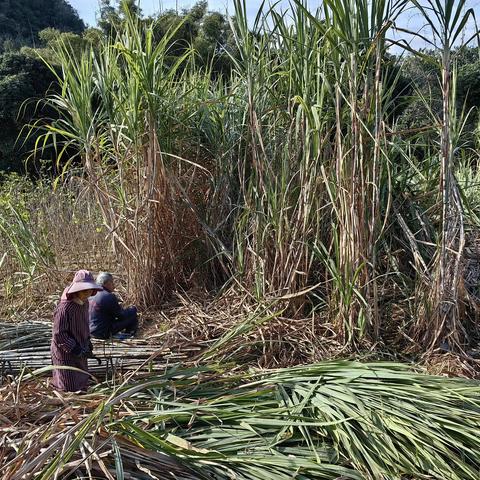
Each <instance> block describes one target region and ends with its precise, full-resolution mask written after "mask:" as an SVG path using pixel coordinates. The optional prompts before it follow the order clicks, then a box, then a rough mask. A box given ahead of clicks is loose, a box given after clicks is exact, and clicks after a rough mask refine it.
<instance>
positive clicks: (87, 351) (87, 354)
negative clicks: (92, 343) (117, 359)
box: [82, 348, 94, 358]
mask: <svg viewBox="0 0 480 480" xmlns="http://www.w3.org/2000/svg"><path fill="white" fill-rule="evenodd" d="M82 356H83V358H93V357H94V355H93V352H92V351H91V350H90V349H87V348H85V349H83V350H82Z"/></svg>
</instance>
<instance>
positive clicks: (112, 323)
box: [89, 272, 138, 340]
mask: <svg viewBox="0 0 480 480" xmlns="http://www.w3.org/2000/svg"><path fill="white" fill-rule="evenodd" d="M96 282H97V284H98V285H100V286H102V287H103V290H102V291H101V292H97V294H96V295H94V296H93V297H90V299H89V303H90V306H89V314H90V334H91V336H92V337H94V338H101V339H104V340H106V339H107V338H110V337H112V336H114V335H116V334H119V333H120V332H125V334H126V335H125V336H134V335H135V333H136V331H137V328H138V316H137V308H136V307H129V308H122V307H121V306H120V303H119V301H118V298H117V296H116V295H115V294H114V293H113V292H114V290H115V282H114V279H113V276H112V274H111V273H108V272H100V273H99V274H98V276H97V279H96Z"/></svg>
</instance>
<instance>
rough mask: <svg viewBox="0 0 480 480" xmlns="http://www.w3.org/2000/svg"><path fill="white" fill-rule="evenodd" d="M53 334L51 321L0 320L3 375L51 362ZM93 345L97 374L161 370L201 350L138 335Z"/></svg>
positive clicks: (92, 364) (91, 367)
mask: <svg viewBox="0 0 480 480" xmlns="http://www.w3.org/2000/svg"><path fill="white" fill-rule="evenodd" d="M51 336H52V325H51V324H50V323H48V322H40V321H35V322H22V323H19V324H12V323H0V379H1V378H2V377H5V376H6V375H16V374H18V373H20V372H21V371H24V370H27V371H32V370H37V369H40V368H42V367H45V366H47V365H50V364H51V357H50V342H51ZM93 346H94V355H95V356H96V358H98V359H99V361H97V360H96V359H89V361H88V362H89V370H90V372H91V373H92V374H93V375H94V376H96V377H97V378H102V377H109V376H111V375H112V374H113V373H120V374H121V373H124V372H127V371H132V370H138V369H143V370H147V371H162V370H165V368H167V366H168V365H170V364H172V363H176V362H180V361H183V360H185V359H186V358H187V357H188V356H191V355H192V354H193V353H196V352H197V351H198V350H199V348H198V347H193V346H190V347H187V348H185V349H183V350H182V352H181V353H176V352H173V351H171V350H170V349H169V348H161V347H159V346H155V345H149V344H148V343H147V342H146V341H144V340H138V339H131V340H122V341H118V340H108V341H103V340H95V339H93ZM0 381H1V380H0Z"/></svg>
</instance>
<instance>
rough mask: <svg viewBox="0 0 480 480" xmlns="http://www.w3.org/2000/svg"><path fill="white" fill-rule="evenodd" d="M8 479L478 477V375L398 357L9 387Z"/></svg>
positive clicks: (0, 406) (2, 448)
mask: <svg viewBox="0 0 480 480" xmlns="http://www.w3.org/2000/svg"><path fill="white" fill-rule="evenodd" d="M0 419H2V420H3V421H1V422H0V478H2V479H5V480H9V479H22V478H41V479H43V480H48V479H54V478H77V479H86V478H89V479H93V478H107V479H110V480H114V479H136V480H147V479H155V478H156V479H166V478H178V479H185V480H187V479H188V480H192V479H209V480H215V479H217V480H227V479H239V480H272V479H275V480H291V479H293V478H295V479H301V480H307V479H331V480H334V479H335V480H339V479H342V480H347V479H352V480H363V479H367V480H404V479H416V480H417V479H418V480H419V479H425V480H427V479H430V480H432V479H438V480H445V479H449V480H478V478H480V473H479V472H480V454H479V452H480V436H479V435H478V432H479V430H480V384H479V383H478V382H476V381H469V380H458V379H449V378H444V377H435V376H429V375H421V374H418V373H416V372H413V371H412V370H411V368H410V367H408V366H405V365H401V364H396V363H370V364H361V363H358V362H349V361H337V362H323V363H318V364H312V365H305V366H297V367H291V368H285V369H278V370H250V371H243V372H241V371H238V370H236V369H235V368H233V366H232V365H223V366H222V368H220V367H219V366H214V365H210V366H201V367H195V368H181V367H179V366H176V367H173V368H170V369H168V370H166V371H165V372H163V374H158V373H152V374H151V375H149V377H148V378H143V379H141V380H140V379H134V378H133V377H132V378H130V380H129V381H126V382H124V383H123V384H121V385H117V386H116V387H112V384H111V383H110V384H108V385H107V384H104V385H98V386H97V387H95V389H94V391H93V392H91V393H89V394H87V395H80V396H78V395H71V394H69V395H65V396H63V395H60V394H54V393H53V392H51V391H50V390H49V389H48V386H47V383H46V381H45V380H42V379H40V380H39V381H38V382H37V383H33V382H31V381H18V382H17V383H12V384H9V385H5V386H4V387H2V388H0Z"/></svg>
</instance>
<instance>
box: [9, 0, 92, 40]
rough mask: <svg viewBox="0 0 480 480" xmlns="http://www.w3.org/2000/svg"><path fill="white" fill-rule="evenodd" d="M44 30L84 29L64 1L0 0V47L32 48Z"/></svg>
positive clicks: (76, 15)
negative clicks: (22, 46)
mask: <svg viewBox="0 0 480 480" xmlns="http://www.w3.org/2000/svg"><path fill="white" fill-rule="evenodd" d="M47 27H53V28H56V29H58V30H61V31H69V32H76V33H80V32H81V31H82V30H84V29H85V25H84V23H83V21H82V20H81V19H80V17H79V16H78V14H77V12H76V11H75V9H74V8H73V7H72V6H71V5H70V4H69V3H68V2H66V1H65V0H0V44H1V47H3V43H4V42H5V40H8V41H10V42H13V43H14V44H15V45H29V46H34V45H35V44H36V43H38V32H40V31H41V30H43V29H44V28H47Z"/></svg>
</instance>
